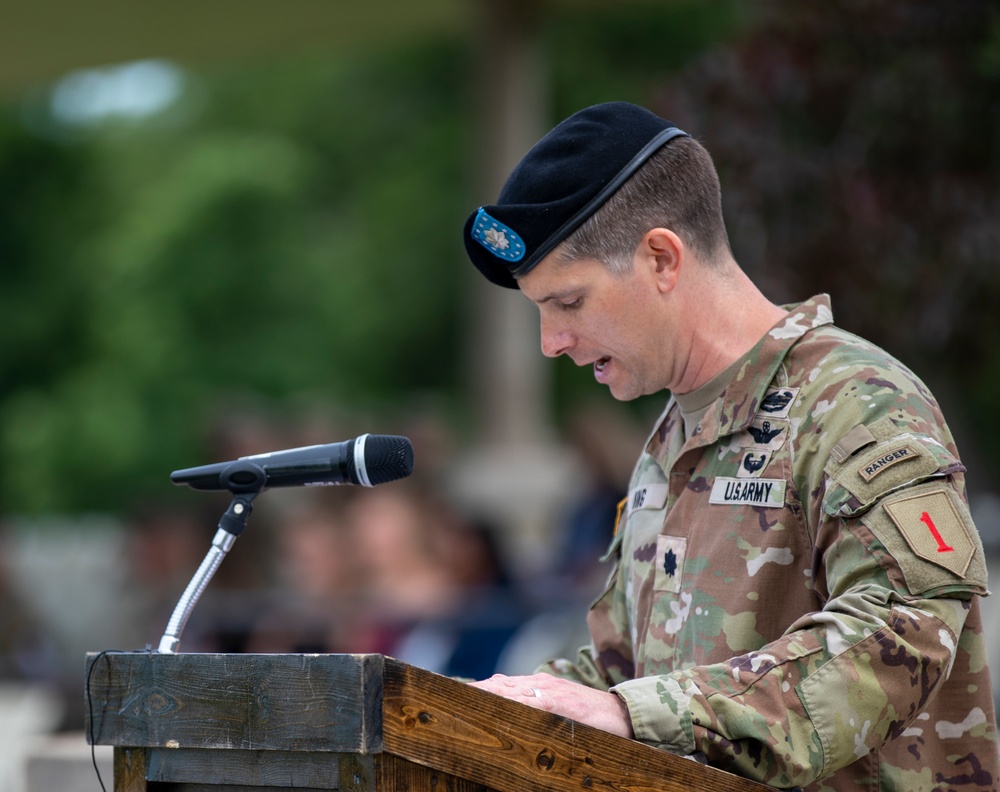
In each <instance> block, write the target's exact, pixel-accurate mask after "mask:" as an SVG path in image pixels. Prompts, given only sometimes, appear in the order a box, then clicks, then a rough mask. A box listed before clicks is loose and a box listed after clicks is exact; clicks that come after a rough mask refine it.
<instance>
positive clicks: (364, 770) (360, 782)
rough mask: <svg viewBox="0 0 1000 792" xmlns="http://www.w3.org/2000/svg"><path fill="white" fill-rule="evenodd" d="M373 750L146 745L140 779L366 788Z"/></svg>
mask: <svg viewBox="0 0 1000 792" xmlns="http://www.w3.org/2000/svg"><path fill="white" fill-rule="evenodd" d="M374 757H375V755H373V754H340V753H324V752H302V751H228V750H219V749H210V748H188V749H183V748H182V749H179V750H178V749H174V748H150V749H148V750H147V752H146V778H147V779H148V780H149V781H150V782H154V781H155V782H160V783H171V784H180V783H187V784H193V783H202V784H244V785H251V786H257V787H262V786H271V787H288V788H295V789H300V788H310V789H331V790H340V792H368V790H371V789H373V788H374V781H373V779H374Z"/></svg>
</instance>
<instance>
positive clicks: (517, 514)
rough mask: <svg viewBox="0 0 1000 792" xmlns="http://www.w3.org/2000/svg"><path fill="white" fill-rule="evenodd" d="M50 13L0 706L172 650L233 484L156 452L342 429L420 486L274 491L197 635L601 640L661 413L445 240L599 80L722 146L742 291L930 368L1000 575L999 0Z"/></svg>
mask: <svg viewBox="0 0 1000 792" xmlns="http://www.w3.org/2000/svg"><path fill="white" fill-rule="evenodd" d="M56 5H57V7H58V13H56V12H55V11H50V10H46V9H44V8H41V7H40V6H38V5H37V4H31V3H28V2H27V0H14V2H13V3H12V7H11V9H10V13H9V14H6V16H7V19H6V20H5V24H4V25H3V26H0V52H2V53H4V56H3V58H2V59H0V319H2V325H0V326H2V342H0V724H16V725H15V726H11V727H10V728H12V729H21V730H22V731H32V730H34V731H59V730H79V729H80V728H81V727H82V722H83V721H82V718H83V708H84V698H83V679H82V671H83V663H84V653H85V652H87V651H96V650H100V649H105V648H121V649H136V648H142V647H144V646H146V645H152V646H154V647H155V646H156V644H157V643H158V639H159V637H160V635H161V634H162V633H163V631H164V629H165V627H166V623H167V619H168V618H169V615H170V612H171V611H172V609H173V607H174V605H175V604H176V602H177V600H178V599H179V597H180V595H181V593H182V591H183V589H184V587H185V586H186V584H187V582H188V580H189V579H190V577H191V576H192V575H193V573H194V571H195V569H196V568H197V566H198V564H199V563H200V561H201V559H202V558H203V557H204V555H205V553H206V552H207V550H208V547H209V543H210V542H211V538H212V536H213V534H214V532H215V526H216V523H217V521H218V519H219V517H220V516H221V514H222V512H223V511H224V510H225V508H226V506H227V505H228V500H227V499H226V498H225V497H220V496H218V495H213V494H205V493H197V492H193V491H190V490H187V489H182V488H175V487H173V486H172V485H170V483H169V478H168V476H169V473H170V471H171V470H174V469H179V468H184V467H191V466H194V465H200V464H207V463H210V462H216V461H223V460H227V459H232V458H235V457H237V456H241V455H245V454H254V453H262V452H267V451H275V450H280V449H284V448H291V447H296V446H301V445H311V444H315V443H327V442H334V441H339V440H345V439H349V438H351V437H354V436H356V435H359V434H362V433H364V432H372V433H378V434H404V435H406V436H408V437H410V438H411V440H412V441H413V445H414V449H415V458H416V465H415V473H414V475H413V476H412V477H411V478H410V479H407V480H406V481H403V482H398V483H393V484H389V485H384V486H382V487H378V488H375V489H373V490H370V491H368V490H365V491H362V490H360V489H359V488H350V487H338V488H324V489H308V490H305V489H300V490H287V491H273V492H267V493H265V494H264V495H262V496H261V497H260V498H259V499H258V500H257V502H256V504H255V510H254V513H253V515H252V517H251V518H250V522H249V527H248V529H247V530H246V532H245V533H244V534H243V535H242V536H241V537H240V538H239V540H238V541H237V543H236V545H235V547H234V548H233V551H232V552H231V553H230V554H229V556H228V557H227V559H226V560H225V561H224V563H223V564H222V567H221V568H220V570H219V573H218V575H217V576H216V578H215V579H214V580H213V581H212V583H211V585H210V586H209V588H208V590H207V591H206V593H205V595H204V596H203V598H202V600H201V602H200V603H199V605H198V607H197V608H196V609H195V611H194V613H193V615H192V617H191V621H190V622H189V624H188V626H187V628H186V630H185V632H184V635H183V637H182V641H181V648H182V650H183V651H212V652H215V651H224V652H381V653H385V654H391V655H394V656H397V657H400V658H402V659H404V660H407V661H409V662H412V663H414V664H417V665H421V666H423V667H426V668H430V669H432V670H435V671H441V672H442V673H447V674H451V675H455V676H469V677H481V676H485V675H488V674H489V673H492V672H493V671H494V670H503V671H511V672H521V671H527V670H530V668H531V667H533V665H534V664H535V663H537V662H539V661H541V660H543V659H545V657H546V656H548V655H549V654H554V653H562V652H567V651H571V650H572V649H573V648H574V647H575V646H576V645H577V644H578V643H580V642H582V641H583V639H584V632H583V631H584V612H585V609H586V605H587V603H588V602H589V601H590V600H591V599H592V598H594V597H595V596H596V595H597V594H598V593H599V589H600V587H601V586H602V585H603V579H604V577H605V575H606V574H607V568H606V567H605V566H604V565H603V564H601V562H600V561H599V558H600V556H601V554H602V553H603V551H604V549H605V546H606V545H607V543H608V540H609V537H610V531H611V525H612V522H613V518H614V508H615V504H616V503H617V501H618V500H619V498H620V497H622V495H623V490H624V488H625V486H626V482H627V479H628V474H629V471H630V468H631V464H632V461H633V458H634V456H635V455H636V453H637V451H638V449H639V447H640V445H641V444H642V442H643V439H644V437H645V435H646V432H647V431H648V430H649V428H650V426H651V424H652V422H653V420H654V419H655V417H656V415H657V414H658V413H659V412H660V410H661V409H662V407H663V404H664V402H665V394H664V395H659V396H654V397H646V398H644V399H641V400H639V401H638V402H635V403H630V404H627V405H623V404H618V403H615V402H614V401H613V400H612V399H611V397H610V396H609V395H608V394H607V393H605V392H603V391H602V389H601V388H599V386H597V385H596V384H595V383H594V382H593V381H592V377H591V376H590V374H589V372H588V371H583V370H577V369H575V368H574V367H573V366H572V363H571V362H570V361H565V360H560V361H546V360H543V359H542V357H541V355H540V354H539V352H538V337H537V317H536V316H535V315H534V313H533V312H532V310H531V308H530V306H529V305H528V304H527V301H524V300H523V299H522V298H520V297H519V296H518V295H517V294H513V293H512V294H506V293H502V290H499V289H494V288H490V287H488V286H487V285H486V284H485V283H483V282H482V280H481V278H479V277H478V275H477V274H476V273H475V272H474V271H473V270H472V268H471V267H470V266H469V265H468V263H467V262H466V260H465V258H464V253H463V251H462V245H461V239H460V234H461V227H462V224H463V222H464V219H465V217H466V215H467V213H468V212H469V211H470V210H471V209H472V208H474V207H475V206H478V205H480V204H482V203H488V202H489V201H491V200H493V198H494V197H495V195H496V192H497V190H498V188H499V183H500V179H501V178H502V176H503V175H504V174H505V173H506V172H507V171H508V169H509V167H510V166H511V165H512V164H513V163H514V162H516V161H517V159H518V158H519V157H520V156H521V155H522V154H523V153H524V151H525V150H526V148H527V147H528V146H529V145H530V144H531V143H532V142H534V140H536V139H537V138H538V137H539V136H540V135H541V134H543V133H544V132H545V131H546V130H547V129H548V128H549V127H550V126H551V125H552V124H554V123H555V122H557V121H558V120H560V119H561V118H563V117H565V116H567V115H569V114H570V113H572V112H574V111H576V110H578V109H580V108H582V107H584V106H587V105H589V104H593V103H596V102H602V101H608V100H613V99H624V100H628V101H633V102H636V103H639V104H643V105H645V106H647V107H649V108H651V109H652V110H654V111H656V112H658V113H659V114H660V115H662V116H664V117H666V118H669V119H670V120H672V121H673V122H675V123H676V124H677V125H678V126H680V127H682V128H684V129H686V130H687V131H689V132H691V133H693V134H694V135H695V136H697V137H698V138H699V139H701V140H702V141H703V142H704V143H705V144H706V146H707V147H708V149H709V150H710V151H711V152H712V153H713V155H714V156H715V159H716V162H717V165H718V167H719V171H720V177H721V180H722V184H723V197H724V208H725V212H726V218H727V223H728V226H729V230H730V236H731V238H732V244H733V248H734V252H735V254H736V258H737V260H738V261H740V262H741V264H742V265H743V266H744V268H745V269H746V270H747V271H748V273H749V274H750V275H751V277H753V278H754V279H755V280H757V281H758V283H760V284H761V286H762V288H763V290H764V292H765V294H767V295H768V296H769V297H771V298H772V299H774V300H776V301H779V302H792V301H798V300H801V299H805V298H807V297H809V296H811V295H812V294H815V293H818V292H828V293H830V294H831V296H832V299H833V307H834V314H835V317H836V319H837V321H838V324H840V325H841V326H843V327H845V328H846V329H848V330H852V331H854V332H857V333H859V334H861V335H864V336H866V337H868V338H870V339H871V340H873V341H875V342H876V343H879V344H881V345H882V346H884V347H886V348H887V349H888V350H889V351H890V352H892V353H893V354H895V355H897V356H898V357H899V358H901V359H902V360H903V361H904V362H906V363H907V364H908V365H910V366H911V367H912V368H913V369H914V370H915V371H916V372H917V373H918V374H919V375H920V376H921V377H922V378H923V379H924V380H925V381H926V382H927V383H928V384H929V386H930V387H931V389H932V390H933V391H934V392H935V393H936V395H937V396H938V398H939V400H940V401H941V402H942V404H943V406H944V410H945V413H946V415H947V416H948V418H949V422H950V424H951V427H952V429H953V431H954V433H955V435H956V437H957V440H958V443H959V448H960V450H961V452H962V457H963V460H964V462H965V464H966V465H967V467H968V469H969V472H968V482H969V495H970V502H971V504H972V509H973V514H974V516H975V517H976V520H977V524H978V525H979V528H980V531H981V533H982V536H983V540H984V544H985V545H986V547H987V552H988V555H989V560H990V564H991V567H994V566H997V559H998V557H1000V494H998V493H1000V488H998V486H997V483H996V482H997V480H998V474H1000V457H998V455H997V453H996V449H997V448H1000V422H998V421H997V420H996V415H997V412H998V400H997V398H996V393H997V392H998V391H1000V321H998V317H997V311H996V305H997V301H998V297H1000V266H998V265H1000V253H998V251H1000V8H998V6H997V4H996V2H994V1H992V0H949V2H941V0H914V2H907V3H898V2H890V0H832V1H831V2H826V3H822V4H815V3H797V2H794V0H760V2H755V3H752V4H751V3H743V2H738V1H737V0H710V1H708V2H706V1H705V0H700V1H699V0H668V1H667V2H664V0H656V1H655V2H653V0H629V1H628V2H621V3H614V4H607V3H600V2H569V0H565V1H564V0H476V2H460V1H459V0H433V1H431V0H428V2H425V3H420V4H413V3H405V2H398V1H397V0H378V2H371V3H365V4H361V3H330V4H322V3H315V2H310V1H309V0H289V2H288V3H286V4H283V6H282V10H281V11H280V13H279V12H278V11H277V10H276V9H275V8H274V6H273V4H271V3H269V2H242V3H239V4H235V3H229V4H227V3H223V2H220V3H215V4H204V3H200V2H184V3H180V4H171V5H170V6H169V7H167V6H164V7H162V8H161V7H158V6H157V7H154V6H147V7H143V8H135V7H133V6H131V5H128V4H123V3H120V2H118V0H100V2H99V3H98V5H97V6H92V5H91V4H88V7H87V8H86V9H84V8H82V7H78V6H77V5H76V4H71V3H57V4H56ZM56 16H58V17H60V20H59V21H60V24H59V25H56V24H55V23H54V21H53V20H54V18H55V17H56ZM706 321H710V318H708V317H707V318H706ZM998 574H1000V573H998ZM995 585H996V584H995V583H994V586H995ZM986 614H987V618H988V619H989V620H991V622H995V623H996V624H997V627H996V628H995V629H993V633H992V634H993V637H992V639H991V648H992V655H991V657H992V658H993V661H994V667H995V668H997V667H998V665H1000V608H998V607H995V606H994V603H993V600H992V598H991V599H989V600H987V602H986ZM995 673H997V674H1000V668H998V670H997V671H996V672H995ZM3 728H4V727H3V726H0V737H3V733H2V729H3ZM0 744H2V745H6V744H7V743H5V741H4V740H3V739H0ZM3 763H4V754H3V753H2V751H0V778H2V773H3V772H4V770H3ZM2 785H3V782H2V781H0V786H2Z"/></svg>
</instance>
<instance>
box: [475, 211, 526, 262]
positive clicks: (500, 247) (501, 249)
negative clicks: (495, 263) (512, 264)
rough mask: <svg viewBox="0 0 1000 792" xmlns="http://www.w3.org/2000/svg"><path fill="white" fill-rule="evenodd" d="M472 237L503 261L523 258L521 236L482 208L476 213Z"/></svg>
mask: <svg viewBox="0 0 1000 792" xmlns="http://www.w3.org/2000/svg"><path fill="white" fill-rule="evenodd" d="M472 238H473V239H475V240H476V241H477V242H478V243H479V244H480V245H482V246H483V247H484V248H486V249H487V250H488V251H489V252H490V253H492V254H493V255H494V256H496V257H497V258H501V259H503V260H504V261H520V260H521V259H522V258H524V242H523V241H522V240H521V237H519V236H518V235H517V234H516V233H515V232H514V230H513V229H511V228H510V227H509V226H506V225H504V224H503V223H501V222H500V221H499V220H497V219H496V218H495V217H490V216H489V215H488V214H487V213H486V211H485V210H484V209H480V210H479V213H478V214H477V215H476V222H475V223H474V224H473V227H472Z"/></svg>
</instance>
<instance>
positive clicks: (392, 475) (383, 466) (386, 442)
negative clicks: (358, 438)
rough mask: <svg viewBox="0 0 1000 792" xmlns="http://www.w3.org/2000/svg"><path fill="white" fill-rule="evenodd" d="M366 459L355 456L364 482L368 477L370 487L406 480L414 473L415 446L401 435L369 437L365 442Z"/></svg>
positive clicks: (355, 461)
mask: <svg viewBox="0 0 1000 792" xmlns="http://www.w3.org/2000/svg"><path fill="white" fill-rule="evenodd" d="M363 453H364V459H363V460H359V459H358V458H357V455H355V459H354V463H355V466H356V467H357V468H358V473H359V474H361V473H362V471H364V474H365V475H364V476H360V477H361V478H362V481H363V480H364V478H365V477H367V479H368V482H369V486H375V485H376V484H385V483H386V482H389V481H396V480H397V479H402V478H406V477H407V476H409V475H410V474H411V473H412V472H413V445H412V444H411V443H410V441H409V439H408V438H406V437H401V436H400V435H367V436H366V437H365V442H364V451H363Z"/></svg>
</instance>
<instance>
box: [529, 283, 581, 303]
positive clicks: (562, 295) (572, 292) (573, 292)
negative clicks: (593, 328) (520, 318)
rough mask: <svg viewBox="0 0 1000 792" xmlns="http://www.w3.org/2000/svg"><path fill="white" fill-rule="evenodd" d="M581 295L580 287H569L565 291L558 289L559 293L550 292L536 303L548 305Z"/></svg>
mask: <svg viewBox="0 0 1000 792" xmlns="http://www.w3.org/2000/svg"><path fill="white" fill-rule="evenodd" d="M579 293H580V287H579V286H568V287H566V288H565V289H558V290H557V291H553V292H549V293H548V294H546V295H545V296H544V297H540V298H539V299H537V300H535V303H537V304H538V305H541V304H542V303H547V302H549V301H551V300H560V301H562V300H565V299H566V298H568V297H576V296H577V295H579Z"/></svg>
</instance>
